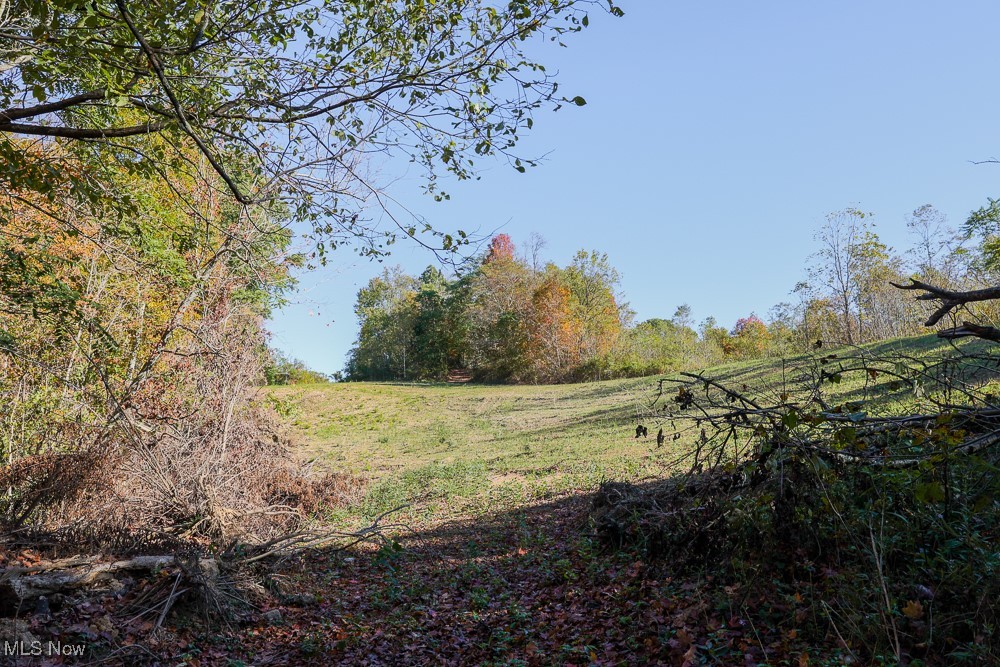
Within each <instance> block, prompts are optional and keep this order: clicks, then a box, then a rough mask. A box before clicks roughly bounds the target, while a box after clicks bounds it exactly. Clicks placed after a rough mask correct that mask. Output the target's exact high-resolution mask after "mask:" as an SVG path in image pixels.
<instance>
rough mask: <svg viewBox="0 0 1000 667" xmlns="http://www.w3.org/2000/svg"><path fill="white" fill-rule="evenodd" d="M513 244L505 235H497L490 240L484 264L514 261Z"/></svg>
mask: <svg viewBox="0 0 1000 667" xmlns="http://www.w3.org/2000/svg"><path fill="white" fill-rule="evenodd" d="M514 250H515V248H514V242H513V241H512V240H511V239H510V236H508V235H507V234H497V235H496V236H494V237H493V239H492V240H490V247H489V251H488V252H487V253H486V259H485V260H483V263H484V264H490V263H492V262H499V261H507V262H509V261H512V260H513V259H514Z"/></svg>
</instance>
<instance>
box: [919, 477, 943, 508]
mask: <svg viewBox="0 0 1000 667" xmlns="http://www.w3.org/2000/svg"><path fill="white" fill-rule="evenodd" d="M915 495H916V497H917V500H919V501H920V502H923V503H938V502H941V501H942V500H944V487H943V486H941V482H936V481H935V482H926V483H922V484H917V488H916V490H915Z"/></svg>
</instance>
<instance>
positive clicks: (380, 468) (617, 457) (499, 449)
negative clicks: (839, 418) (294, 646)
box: [269, 336, 979, 521]
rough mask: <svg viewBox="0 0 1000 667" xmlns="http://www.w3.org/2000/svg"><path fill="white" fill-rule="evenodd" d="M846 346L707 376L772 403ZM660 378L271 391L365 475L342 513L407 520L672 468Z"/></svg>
mask: <svg viewBox="0 0 1000 667" xmlns="http://www.w3.org/2000/svg"><path fill="white" fill-rule="evenodd" d="M967 345H968V344H964V343H963V347H966V346H967ZM972 345H979V343H972ZM950 349H951V347H950V345H948V344H947V343H944V342H942V341H940V340H939V339H937V338H935V337H934V336H922V337H918V338H908V339H900V340H895V341H888V342H884V343H879V344H875V345H869V346H865V347H864V348H861V350H862V351H863V352H865V353H866V354H879V355H882V356H885V355H895V356H896V357H898V358H899V360H900V362H902V363H906V364H907V365H910V366H912V365H913V364H914V363H920V362H921V361H922V362H927V361H930V360H933V359H935V358H937V357H939V356H940V355H942V354H946V353H948V351H949V350H950ZM828 354H836V355H837V358H836V359H834V360H831V361H828V362H827V363H826V364H823V365H822V366H820V365H819V364H818V363H817V362H816V359H817V358H818V357H821V356H825V355H828ZM849 354H852V351H850V350H844V349H841V350H826V349H824V350H820V351H817V352H816V353H815V354H812V355H802V356H799V357H796V358H792V359H787V360H780V359H769V360H763V361H756V362H740V363H732V364H727V365H724V366H719V367H716V368H712V369H708V370H707V371H706V375H707V376H710V377H713V378H717V379H721V380H724V381H726V382H729V383H730V384H731V386H734V387H736V388H742V387H744V386H745V387H746V388H747V391H749V392H750V393H752V394H754V395H756V396H760V397H765V398H769V399H771V400H775V401H777V400H778V397H780V396H781V394H783V393H786V392H790V393H792V394H793V395H794V392H795V387H797V386H798V385H799V383H800V382H801V380H802V378H803V375H804V374H805V373H807V372H809V371H810V370H811V372H817V370H818V369H821V368H822V369H825V370H828V371H831V372H833V371H836V369H837V368H838V364H840V363H842V361H841V360H842V359H843V358H845V357H846V356H847V355H849ZM657 379H659V377H649V378H637V379H628V380H613V381H606V382H595V383H587V384H568V385H554V386H531V385H524V386H491V385H471V384H467V385H446V384H403V383H344V384H323V385H298V386H290V387H278V388H273V389H271V390H269V391H270V396H271V399H272V401H273V402H274V403H275V405H276V407H277V408H278V411H279V413H281V414H282V415H283V416H284V417H285V419H286V420H287V421H289V422H290V423H291V425H292V430H293V433H294V440H295V441H296V442H297V443H298V446H299V451H300V452H301V454H302V455H303V456H305V457H307V458H309V459H311V460H313V461H315V462H316V463H317V464H318V465H321V466H323V467H326V468H328V469H330V470H333V471H337V472H342V473H350V474H352V475H356V476H360V477H364V478H365V479H367V480H368V486H367V491H366V494H365V497H364V499H363V502H362V503H360V505H359V506H358V507H352V508H347V509H342V510H339V511H338V512H337V513H336V514H335V515H334V516H335V518H340V519H344V520H356V521H361V520H368V519H371V518H372V517H374V516H377V515H378V514H380V513H381V512H384V511H386V510H389V509H392V508H394V507H397V506H399V505H402V504H406V503H410V504H412V507H411V508H410V509H409V510H408V514H409V515H410V518H413V517H415V516H420V517H423V518H427V519H431V518H437V519H445V518H448V517H449V516H455V515H468V514H479V513H481V512H486V511H493V510H498V509H509V508H512V507H516V506H519V505H525V504H530V503H532V502H535V501H538V500H541V499H545V498H549V497H552V496H555V495H559V494H563V493H566V492H574V491H592V490H594V489H595V488H596V487H597V486H598V485H599V484H600V482H601V481H603V480H606V479H616V480H629V481H636V480H640V479H644V478H650V477H653V476H663V475H664V474H666V473H668V472H669V471H670V469H671V465H672V464H673V462H674V460H675V459H676V457H677V456H678V455H679V454H681V453H683V452H684V451H686V450H687V449H688V448H689V447H690V445H691V442H690V441H689V440H688V439H687V438H681V439H680V440H676V441H673V440H671V439H669V438H668V440H667V444H666V445H665V446H664V447H662V448H659V449H658V448H657V447H656V443H655V434H656V430H657V429H658V428H659V427H660V426H661V425H663V426H664V427H665V431H667V432H668V433H669V432H670V428H669V423H667V420H666V419H664V418H663V417H662V416H659V417H657V416H652V415H651V414H650V411H649V404H650V401H651V400H652V399H653V398H654V396H655V393H656V386H657V384H656V381H657ZM824 387H825V391H826V392H827V400H828V401H831V402H834V403H835V402H846V401H852V402H862V403H863V404H864V408H863V409H865V410H866V411H869V412H889V411H891V412H897V413H905V412H913V411H916V410H919V409H921V407H926V406H921V403H922V400H921V398H920V397H919V394H917V393H914V391H913V387H912V386H911V385H909V384H903V383H894V382H892V379H891V378H889V377H882V376H879V377H876V378H874V379H873V378H872V377H869V376H868V375H867V374H866V373H864V372H860V373H853V374H846V373H845V374H844V375H843V379H842V380H841V381H840V382H838V383H836V384H834V383H829V382H828V383H826V384H825V385H824ZM660 405H662V403H661V404H660ZM659 414H660V415H662V413H659ZM639 419H641V421H642V423H644V424H645V425H646V426H647V427H648V428H649V431H650V437H649V438H648V439H643V438H639V439H636V438H635V437H634V435H635V426H636V424H637V423H638V421H637V420H639Z"/></svg>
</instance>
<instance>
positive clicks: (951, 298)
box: [889, 278, 1000, 336]
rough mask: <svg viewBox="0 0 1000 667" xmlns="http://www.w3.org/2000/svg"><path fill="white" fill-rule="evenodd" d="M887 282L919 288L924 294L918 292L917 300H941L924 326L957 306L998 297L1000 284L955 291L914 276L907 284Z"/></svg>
mask: <svg viewBox="0 0 1000 667" xmlns="http://www.w3.org/2000/svg"><path fill="white" fill-rule="evenodd" d="M889 284H890V285H892V286H893V287H895V288H897V289H901V290H919V291H922V292H925V294H920V295H918V296H917V297H916V299H917V300H918V301H940V302H941V305H940V307H938V309H937V310H935V311H934V312H933V313H932V314H931V316H930V317H929V318H927V321H926V322H924V326H927V327H931V326H934V325H935V324H937V323H938V322H939V321H940V320H941V318H942V317H944V316H945V315H947V314H948V313H950V312H951V311H952V310H953V309H954V308H957V307H959V306H962V305H965V304H967V303H973V302H976V301H990V300H993V299H1000V285H998V286H996V287H987V288H985V289H977V290H969V291H965V292H957V291H954V290H949V289H944V288H943V287H936V286H934V285H929V284H927V283H925V282H922V281H920V280H916V279H914V278H911V279H910V283H909V284H908V285H899V284H897V283H893V282H890V283H889ZM966 335H971V336H975V335H977V334H974V333H970V334H966Z"/></svg>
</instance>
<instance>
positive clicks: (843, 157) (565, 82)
mask: <svg viewBox="0 0 1000 667" xmlns="http://www.w3.org/2000/svg"><path fill="white" fill-rule="evenodd" d="M621 2H622V7H623V8H624V10H625V11H626V16H625V17H624V18H622V19H613V18H611V17H608V16H604V15H597V13H596V12H595V13H593V14H592V15H591V25H590V27H589V28H588V29H587V30H585V31H584V33H583V34H582V35H577V36H576V38H575V39H571V40H570V41H569V48H568V49H551V50H547V51H542V52H541V53H540V54H539V57H540V58H541V60H542V61H543V62H545V63H546V64H549V63H551V64H552V65H553V67H555V68H558V69H559V71H560V79H561V81H562V88H561V90H562V91H563V92H565V93H566V95H567V96H568V97H573V96H574V95H582V96H584V97H585V98H586V99H587V101H588V104H587V106H585V107H582V108H576V107H573V108H564V109H563V110H561V111H559V112H558V113H555V114H552V113H546V114H541V115H539V116H537V117H536V119H535V120H536V122H535V127H534V130H533V133H532V134H531V136H530V137H528V138H527V139H526V140H525V141H524V143H523V145H522V151H521V152H522V153H523V154H527V155H533V156H538V155H542V154H546V155H547V159H546V160H545V162H544V164H543V165H542V166H540V167H538V168H536V169H528V171H527V173H526V174H519V173H517V172H515V171H513V170H512V169H511V168H509V167H507V166H506V165H505V164H501V163H496V164H493V165H489V166H488V167H487V169H486V170H485V172H484V173H483V178H482V180H481V181H478V182H464V183H456V184H449V187H447V188H446V189H447V190H448V191H449V192H450V193H451V196H452V199H451V201H449V202H445V203H435V202H434V201H433V200H431V199H430V198H429V197H425V196H422V195H420V194H419V185H420V183H419V181H418V180H417V179H416V177H410V176H409V175H407V174H406V173H405V172H403V171H400V172H399V173H386V174H385V177H386V179H389V178H398V179H399V180H398V181H397V182H396V183H395V184H394V185H393V186H392V190H391V191H392V192H393V193H394V194H395V195H396V196H397V198H398V199H399V200H400V201H401V202H403V203H404V204H405V205H406V206H408V207H409V208H410V209H412V210H414V211H416V212H418V213H419V214H421V215H423V216H425V217H426V218H427V219H428V221H430V222H431V223H432V224H434V225H435V226H436V227H437V228H439V229H442V230H446V231H448V230H454V229H466V230H470V229H479V230H480V231H483V232H487V231H490V230H493V229H496V228H502V231H503V232H506V233H508V234H510V235H511V236H512V237H513V238H514V240H515V241H517V242H520V241H522V240H524V239H525V238H527V236H528V235H529V234H530V233H531V232H532V231H537V232H539V233H540V234H542V235H543V236H544V237H545V238H546V240H547V241H548V247H547V248H546V250H545V253H544V254H545V256H546V257H547V258H548V259H551V260H553V261H555V262H557V263H559V264H565V263H566V262H567V261H568V260H569V259H570V257H571V256H572V255H573V253H574V252H575V251H576V250H577V249H580V248H588V249H589V248H599V249H601V250H603V251H605V252H607V253H608V254H609V256H610V257H611V260H612V262H613V263H614V265H615V266H617V267H618V269H619V270H620V272H621V274H622V277H623V281H622V287H623V291H624V293H625V295H626V297H627V300H628V301H629V302H630V303H631V305H632V307H633V308H634V309H635V310H636V311H637V314H638V319H639V320H642V319H647V318H650V317H670V316H671V315H672V314H673V312H674V310H675V308H676V307H677V306H678V305H679V304H681V303H688V304H690V305H691V307H692V308H693V311H694V317H695V318H696V320H701V319H703V318H704V317H706V316H709V315H714V316H715V317H716V318H717V319H718V320H719V321H720V323H722V324H724V325H726V326H729V325H731V324H732V323H733V322H734V321H735V320H736V319H737V318H739V317H741V316H744V315H747V314H748V313H750V312H751V311H755V312H757V313H758V314H760V315H765V314H766V313H767V311H768V309H769V308H770V307H771V306H772V305H774V304H776V303H778V302H780V301H787V300H791V297H790V296H789V291H790V290H791V288H792V287H793V286H794V285H795V283H796V282H797V281H798V280H801V279H802V278H803V274H804V265H805V260H806V257H807V256H808V255H809V254H810V253H811V252H812V251H813V248H814V244H813V232H814V229H815V228H816V226H817V224H818V223H819V222H820V221H821V220H822V219H823V217H824V216H825V215H826V214H827V213H829V212H831V211H834V210H838V209H842V208H844V207H846V206H858V207H860V208H862V209H864V210H866V211H871V212H873V213H874V214H875V222H876V225H877V231H878V232H879V233H880V235H881V236H882V238H883V240H884V241H887V242H888V243H889V244H890V245H893V246H896V247H897V248H899V247H903V246H905V245H906V242H907V241H906V229H905V222H904V220H905V217H906V215H907V214H908V213H909V212H910V211H912V210H913V209H915V208H917V207H918V206H920V205H922V204H926V203H931V204H933V205H934V206H936V207H937V208H938V209H939V210H941V211H942V212H944V213H945V214H946V215H947V216H948V218H949V220H950V222H951V223H952V224H954V225H959V224H961V223H962V222H963V221H964V220H965V217H966V216H967V214H968V212H969V211H970V210H972V209H974V208H978V207H979V206H980V205H982V204H983V203H985V202H986V198H987V197H988V196H994V197H996V196H998V195H1000V165H974V164H972V161H975V160H983V159H988V158H991V157H994V156H1000V128H998V124H997V110H998V109H1000V99H998V97H1000V92H998V87H997V85H996V71H997V70H996V67H997V61H998V52H997V50H996V41H995V40H996V34H995V33H996V27H997V26H998V25H1000V3H996V2H962V3H942V2H903V1H902V0H896V1H891V2H877V3H872V2H841V3H803V2H791V1H788V2H754V3H749V2H737V1H735V0H733V1H731V2H694V1H688V2H663V1H659V2H654V1H650V0H645V1H644V0H621ZM551 69H552V67H550V70H551ZM386 169H387V170H390V169H391V167H389V166H387V167H386ZM396 248H397V250H396V251H395V253H394V255H393V256H392V257H390V258H389V259H387V260H386V264H395V263H399V264H401V265H402V266H403V267H404V268H405V269H407V270H409V271H411V272H419V271H420V270H422V269H423V268H424V267H425V266H426V265H427V264H429V263H432V262H433V261H434V258H433V256H431V255H430V254H429V253H427V252H426V251H423V250H418V249H416V248H414V247H408V246H407V245H406V244H405V243H403V244H398V245H397V246H396ZM382 268H383V265H382V264H378V263H374V262H370V261H368V260H365V259H359V258H358V257H357V256H356V255H355V254H352V252H351V251H350V250H338V251H337V253H335V254H334V256H333V257H332V261H331V264H330V266H328V267H326V268H324V269H321V270H317V271H315V272H313V273H310V274H306V275H302V276H301V286H300V287H301V289H300V291H299V293H298V294H296V295H294V296H293V299H294V300H295V303H294V304H293V305H290V306H288V307H286V308H285V309H284V310H282V311H281V312H279V313H276V314H275V316H274V318H273V319H272V321H271V322H270V325H269V328H270V330H271V331H272V333H273V338H272V343H273V345H274V346H276V347H277V348H279V349H281V350H284V351H285V352H287V353H289V354H290V355H292V356H294V357H296V358H299V359H302V360H303V361H305V362H306V363H307V364H309V365H310V366H311V367H313V368H315V369H316V370H319V371H323V372H333V371H336V370H340V369H341V368H343V365H344V360H345V355H346V353H347V350H348V349H349V348H350V346H351V344H352V342H353V341H354V338H355V336H356V333H357V322H356V321H355V318H354V315H353V312H352V306H353V303H354V297H355V295H356V293H357V290H358V289H359V288H360V287H362V286H363V285H364V284H365V283H366V282H367V281H368V280H369V279H370V278H371V277H372V276H374V275H376V274H377V273H379V272H380V271H381V270H382Z"/></svg>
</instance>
